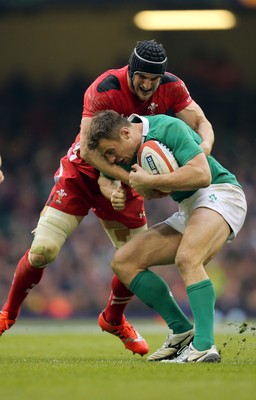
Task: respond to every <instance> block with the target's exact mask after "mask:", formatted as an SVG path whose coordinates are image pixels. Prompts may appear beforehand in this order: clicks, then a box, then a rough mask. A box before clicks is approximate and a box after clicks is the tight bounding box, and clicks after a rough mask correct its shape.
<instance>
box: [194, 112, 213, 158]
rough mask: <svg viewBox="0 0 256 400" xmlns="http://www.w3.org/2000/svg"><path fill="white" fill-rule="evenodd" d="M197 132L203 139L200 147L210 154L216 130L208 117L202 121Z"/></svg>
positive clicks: (206, 153)
mask: <svg viewBox="0 0 256 400" xmlns="http://www.w3.org/2000/svg"><path fill="white" fill-rule="evenodd" d="M197 133H198V134H199V136H200V137H201V139H202V143H201V144H200V147H201V148H202V149H203V151H204V153H205V155H206V156H208V155H209V154H210V153H211V150H212V146H213V143H214V132H213V128H212V125H211V124H210V122H209V121H208V120H207V119H203V120H202V121H200V123H199V126H198V129H197Z"/></svg>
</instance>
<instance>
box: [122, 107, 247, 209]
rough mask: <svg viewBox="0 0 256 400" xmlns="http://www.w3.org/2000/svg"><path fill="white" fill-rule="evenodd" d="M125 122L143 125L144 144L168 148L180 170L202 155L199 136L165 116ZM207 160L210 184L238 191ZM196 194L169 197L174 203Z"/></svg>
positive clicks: (214, 163) (210, 158)
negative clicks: (155, 141) (158, 143)
mask: <svg viewBox="0 0 256 400" xmlns="http://www.w3.org/2000/svg"><path fill="white" fill-rule="evenodd" d="M128 120H129V121H130V122H134V123H136V122H143V126H144V127H143V135H144V137H145V142H146V141H148V140H157V141H158V142H161V143H162V144H164V145H165V146H167V147H168V148H169V149H170V150H171V151H172V153H173V155H174V157H175V159H176V161H177V163H178V164H179V166H180V167H181V166H183V165H185V164H186V163H187V162H188V161H189V160H191V159H192V158H194V157H195V156H196V155H198V154H199V153H202V152H203V150H202V149H201V147H200V146H199V144H200V143H201V138H200V136H199V135H198V134H197V133H196V132H195V131H193V129H192V128H190V127H189V126H188V125H187V124H186V123H185V122H183V121H182V120H180V119H178V118H174V117H170V116H168V115H164V114H160V115H154V116H143V117H140V116H138V115H136V114H133V115H132V116H131V117H129V119H128ZM146 121H148V123H147V122H146ZM207 160H208V164H209V167H210V170H211V174H212V181H211V183H212V184H219V183H229V184H232V185H236V186H239V187H241V185H240V184H239V182H238V181H237V179H236V177H235V175H233V174H231V172H229V171H228V170H227V169H226V168H224V167H223V166H222V165H221V164H220V163H219V162H218V161H217V160H216V159H215V158H214V157H213V156H211V155H209V156H207ZM122 166H123V165H122ZM126 167H127V166H126ZM195 192H196V190H192V191H176V192H173V193H171V197H172V198H173V200H175V201H178V202H181V201H182V200H184V199H186V198H188V197H190V196H192V195H193V194H194V193H195Z"/></svg>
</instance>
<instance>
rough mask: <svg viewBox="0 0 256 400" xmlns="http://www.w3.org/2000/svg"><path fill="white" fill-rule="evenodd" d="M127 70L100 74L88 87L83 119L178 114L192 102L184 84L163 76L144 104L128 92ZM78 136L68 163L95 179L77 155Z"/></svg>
mask: <svg viewBox="0 0 256 400" xmlns="http://www.w3.org/2000/svg"><path fill="white" fill-rule="evenodd" d="M127 73H128V66H127V65H126V66H125V67H123V68H120V69H112V70H108V71H106V72H104V73H103V74H102V75H100V76H99V77H98V78H97V79H95V81H94V82H93V83H92V84H91V85H90V86H89V87H88V89H87V90H86V92H85V94H84V106H83V113H82V116H83V117H92V116H93V115H94V114H95V113H96V112H97V111H102V110H114V111H117V112H118V113H119V114H121V115H123V116H124V117H128V116H129V115H131V114H133V113H136V114H139V115H155V114H166V113H167V112H168V111H172V112H174V113H178V112H179V111H181V110H183V109H184V108H185V107H187V106H188V105H189V104H190V103H191V102H192V98H191V97H190V94H189V92H188V89H187V88H186V86H185V84H184V82H183V81H182V80H181V79H179V78H178V77H177V76H175V75H173V74H171V73H169V72H166V73H165V75H164V76H163V78H162V81H161V84H160V85H159V87H158V88H157V89H156V91H155V92H154V94H153V96H152V97H151V98H150V100H148V101H145V102H143V101H141V100H140V99H139V98H138V97H137V96H136V94H134V93H132V92H131V91H130V89H129V86H128V82H127ZM79 141H80V134H78V135H77V137H76V140H75V142H74V143H73V144H72V146H71V148H70V149H69V151H68V157H69V159H70V161H71V162H74V163H76V164H77V168H78V169H79V170H80V171H81V172H83V173H85V174H87V175H89V176H91V177H92V178H97V177H98V173H97V171H96V170H95V169H94V168H93V167H92V166H90V165H89V164H88V163H86V162H85V161H83V160H82V159H81V158H80V156H79V154H80V143H79Z"/></svg>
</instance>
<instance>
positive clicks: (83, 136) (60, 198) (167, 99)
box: [0, 40, 214, 355]
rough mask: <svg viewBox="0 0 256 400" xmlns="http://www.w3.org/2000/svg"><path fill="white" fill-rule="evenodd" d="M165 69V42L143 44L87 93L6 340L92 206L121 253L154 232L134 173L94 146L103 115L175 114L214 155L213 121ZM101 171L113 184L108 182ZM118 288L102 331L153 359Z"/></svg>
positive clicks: (12, 301) (20, 278)
mask: <svg viewBox="0 0 256 400" xmlns="http://www.w3.org/2000/svg"><path fill="white" fill-rule="evenodd" d="M166 68H167V55H166V51H165V49H164V48H163V46H162V45H161V44H159V43H157V42H156V41H154V40H146V41H142V42H138V43H137V45H136V47H135V48H134V50H133V51H132V54H131V56H130V59H129V63H128V65H126V66H125V67H123V68H120V69H113V70H109V71H107V72H105V73H103V74H102V75H101V76H99V77H98V78H97V79H96V80H95V81H94V82H93V83H92V84H91V85H90V86H89V88H88V89H87V90H86V92H85V95H84V107H83V114H82V121H81V129H80V133H79V134H78V135H77V137H76V139H75V142H74V143H73V145H72V146H71V148H70V149H69V150H68V153H67V155H66V156H65V157H63V158H62V159H61V160H60V168H59V169H58V171H57V172H56V174H55V176H54V178H55V185H54V186H53V188H52V191H51V193H50V195H49V198H48V200H47V202H46V204H45V207H44V209H43V211H42V212H41V215H40V218H39V221H38V225H37V227H36V229H35V236H34V239H33V241H32V244H31V247H30V249H28V250H27V252H26V253H25V254H24V256H23V257H22V258H21V259H20V261H19V263H18V265H17V268H16V271H15V275H14V280H13V283H12V286H11V289H10V292H9V295H8V298H7V301H6V303H5V304H4V306H3V308H2V311H1V312H0V335H1V334H2V333H3V332H4V331H5V330H7V329H9V328H10V327H11V326H12V325H13V324H14V323H15V322H16V319H17V317H18V315H19V312H20V307H21V305H22V303H23V301H24V299H25V298H26V296H27V295H28V293H29V290H30V289H32V288H33V286H35V285H36V284H38V283H39V282H40V280H41V278H42V275H43V271H44V268H45V267H46V266H47V265H48V264H50V263H52V262H53V261H54V260H55V259H56V257H57V256H58V254H59V251H60V250H61V248H62V246H63V244H64V243H65V240H66V238H67V237H68V236H69V235H70V234H71V233H72V232H73V230H74V229H75V228H76V227H77V226H78V225H79V224H80V222H81V221H82V220H83V218H84V217H86V215H87V214H88V212H89V210H90V209H92V210H93V212H94V213H95V215H96V216H97V217H98V218H99V219H100V221H101V223H102V225H103V227H104V229H105V231H106V233H107V234H108V236H109V238H110V239H111V241H112V243H113V245H114V246H115V247H116V248H119V247H120V246H122V244H124V243H125V242H126V241H128V240H129V239H130V238H131V237H133V236H134V235H136V233H138V232H140V231H142V230H144V229H146V228H147V221H146V216H145V209H144V199H143V197H142V196H140V195H138V193H136V192H135V191H134V190H132V189H131V188H130V187H129V186H128V172H126V171H124V169H122V168H121V167H119V166H117V165H110V164H109V163H108V162H107V161H106V160H105V159H103V158H100V157H97V154H96V153H95V152H90V151H89V150H88V149H87V132H88V128H89V125H90V121H91V118H92V117H93V115H94V114H95V113H96V112H98V111H102V110H109V109H112V110H115V111H117V112H118V113H119V114H121V115H123V116H129V115H130V114H132V113H137V114H140V115H155V114H166V113H168V112H173V113H174V115H175V116H176V117H178V118H180V119H182V120H183V121H185V122H186V123H187V124H188V125H190V126H191V127H192V128H193V129H194V130H195V131H196V132H197V133H198V134H199V135H200V136H201V138H202V143H201V147H202V148H203V150H204V151H205V153H206V154H209V153H210V151H211V148H212V145H213V141H214V133H213V130H212V126H211V124H210V122H209V121H208V120H207V118H206V117H205V115H204V112H203V111H202V109H201V108H200V107H199V105H198V104H196V103H195V101H193V100H192V98H191V96H190V94H189V92H188V90H187V88H186V86H185V84H184V82H183V81H182V80H181V79H179V78H178V77H177V76H175V75H173V74H171V73H169V72H166ZM85 160H86V161H85ZM99 171H102V172H103V173H104V174H107V175H109V176H111V177H113V178H114V179H113V180H110V179H107V178H106V177H105V176H104V175H100V172H99ZM120 181H121V182H122V187H121V189H120ZM98 183H100V186H99V184H98ZM102 193H103V194H104V195H103V194H102ZM154 196H156V197H157V196H158V193H157V192H155V193H153V192H151V193H149V192H148V193H145V197H147V198H152V197H154ZM124 198H125V208H124V207H123V202H124ZM111 199H112V203H111ZM119 202H120V203H119ZM112 204H115V207H113V206H112ZM119 204H120V206H119ZM111 289H112V290H111V294H110V297H109V300H108V303H107V305H106V307H105V309H104V310H103V311H102V313H101V314H100V316H99V320H98V322H99V325H100V327H101V328H102V329H103V330H105V331H107V332H109V333H112V334H114V335H116V336H117V337H119V338H120V339H121V340H122V342H123V343H124V345H125V347H126V348H127V349H129V350H131V351H132V352H133V353H138V354H141V355H143V354H146V353H147V352H148V345H147V343H146V341H145V340H144V339H143V338H142V337H141V336H140V335H139V333H138V332H137V331H136V330H135V329H134V328H133V327H132V325H131V324H130V323H129V322H128V321H127V320H126V318H125V316H124V310H125V307H126V305H127V304H128V302H129V301H130V299H131V298H132V296H133V293H132V292H130V291H129V290H128V289H127V288H126V287H125V286H124V285H123V284H122V283H121V282H120V281H119V280H118V278H117V277H116V276H114V277H113V279H112V284H111ZM177 307H178V305H177ZM180 312H181V313H182V311H181V310H180ZM175 315H177V310H176V314H175ZM185 336H186V333H185ZM183 337H184V333H181V335H180V334H175V333H174V334H173V337H172V338H171V340H170V348H172V346H173V345H176V343H177V342H178V341H179V340H180V339H182V340H183Z"/></svg>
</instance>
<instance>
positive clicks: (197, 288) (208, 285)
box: [187, 279, 215, 351]
mask: <svg viewBox="0 0 256 400" xmlns="http://www.w3.org/2000/svg"><path fill="white" fill-rule="evenodd" d="M187 294H188V298H189V302H190V307H191V310H192V313H193V316H194V321H195V327H196V333H195V337H194V340H193V346H195V348H196V349H197V350H199V351H202V350H207V349H209V348H210V347H211V346H212V345H213V344H214V334H213V329H214V305H215V292H214V288H213V284H212V282H211V280H210V279H206V280H204V281H201V282H198V283H194V284H193V285H190V286H188V287H187Z"/></svg>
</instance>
